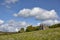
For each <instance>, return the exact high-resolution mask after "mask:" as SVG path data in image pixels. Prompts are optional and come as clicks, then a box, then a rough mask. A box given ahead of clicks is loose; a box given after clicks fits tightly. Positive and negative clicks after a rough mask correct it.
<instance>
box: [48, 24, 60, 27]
mask: <svg viewBox="0 0 60 40" xmlns="http://www.w3.org/2000/svg"><path fill="white" fill-rule="evenodd" d="M57 27H60V24H54V25H51V26H49V28H57Z"/></svg>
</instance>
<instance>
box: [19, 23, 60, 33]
mask: <svg viewBox="0 0 60 40" xmlns="http://www.w3.org/2000/svg"><path fill="white" fill-rule="evenodd" d="M57 27H60V24H54V25H51V26H47V25H44V24H40V26H32V25H30V26H28V27H27V28H26V30H24V28H21V29H20V30H19V31H18V32H19V33H22V32H31V31H37V30H46V29H49V28H57Z"/></svg>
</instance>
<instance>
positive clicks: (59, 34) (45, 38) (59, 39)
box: [0, 28, 60, 40]
mask: <svg viewBox="0 0 60 40" xmlns="http://www.w3.org/2000/svg"><path fill="white" fill-rule="evenodd" d="M0 40H60V28H52V29H48V30H38V31H32V32H24V33H16V34H6V35H1V34H0Z"/></svg>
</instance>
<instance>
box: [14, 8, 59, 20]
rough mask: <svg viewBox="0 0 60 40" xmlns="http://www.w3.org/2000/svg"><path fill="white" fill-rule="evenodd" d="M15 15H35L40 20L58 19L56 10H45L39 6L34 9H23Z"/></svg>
mask: <svg viewBox="0 0 60 40" xmlns="http://www.w3.org/2000/svg"><path fill="white" fill-rule="evenodd" d="M14 16H16V17H19V16H20V17H35V19H39V20H47V19H56V18H58V15H57V13H56V12H55V10H50V11H48V10H45V9H42V8H39V7H35V8H33V9H22V10H20V11H19V12H18V13H17V14H15V15H14Z"/></svg>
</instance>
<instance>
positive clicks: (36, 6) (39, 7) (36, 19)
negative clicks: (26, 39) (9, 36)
mask: <svg viewBox="0 0 60 40" xmlns="http://www.w3.org/2000/svg"><path fill="white" fill-rule="evenodd" d="M41 23H44V24H47V25H52V24H57V23H60V0H0V31H4V32H17V31H18V30H20V28H22V27H23V28H25V29H26V27H27V26H28V25H35V26H36V25H39V24H41Z"/></svg>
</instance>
